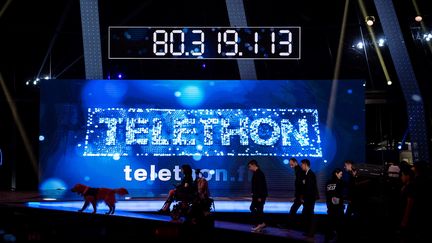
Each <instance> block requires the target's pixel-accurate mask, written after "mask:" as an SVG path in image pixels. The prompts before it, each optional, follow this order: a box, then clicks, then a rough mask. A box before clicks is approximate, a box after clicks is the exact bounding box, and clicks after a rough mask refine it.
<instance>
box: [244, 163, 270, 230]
mask: <svg viewBox="0 0 432 243" xmlns="http://www.w3.org/2000/svg"><path fill="white" fill-rule="evenodd" d="M248 169H249V170H250V171H252V172H253V175H252V203H251V205H250V210H251V212H252V217H253V220H254V225H255V226H254V227H252V229H251V230H252V231H253V232H261V231H262V230H263V229H264V228H265V227H266V224H265V222H264V204H265V201H266V198H267V196H268V193H267V182H266V178H265V175H264V173H263V172H262V170H261V169H260V168H259V165H258V162H257V161H256V160H251V161H249V163H248Z"/></svg>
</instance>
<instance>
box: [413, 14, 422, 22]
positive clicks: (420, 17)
mask: <svg viewBox="0 0 432 243" xmlns="http://www.w3.org/2000/svg"><path fill="white" fill-rule="evenodd" d="M414 19H415V21H417V22H420V21H422V20H423V18H422V16H420V15H417V16H416V17H415V18H414Z"/></svg>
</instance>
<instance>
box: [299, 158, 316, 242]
mask: <svg viewBox="0 0 432 243" xmlns="http://www.w3.org/2000/svg"><path fill="white" fill-rule="evenodd" d="M301 168H302V170H303V172H304V174H303V179H302V194H303V210H302V216H303V220H304V225H305V234H306V235H308V236H313V234H314V227H313V226H314V225H313V215H314V209H315V201H316V200H318V199H319V193H318V185H317V180H316V176H315V173H314V172H313V171H312V170H311V168H310V161H309V160H308V159H303V160H302V161H301Z"/></svg>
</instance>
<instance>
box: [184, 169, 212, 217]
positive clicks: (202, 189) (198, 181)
mask: <svg viewBox="0 0 432 243" xmlns="http://www.w3.org/2000/svg"><path fill="white" fill-rule="evenodd" d="M195 174H196V177H195V182H194V183H195V187H196V188H197V194H196V196H195V198H194V200H193V201H192V203H191V204H190V208H189V210H188V211H187V213H186V215H185V216H186V220H189V221H190V223H192V224H201V223H211V219H210V220H206V219H208V218H209V217H208V216H210V214H211V210H212V206H213V208H214V201H213V199H212V198H211V197H210V190H209V187H208V181H207V180H206V179H205V178H204V177H202V173H201V170H200V169H196V170H195Z"/></svg>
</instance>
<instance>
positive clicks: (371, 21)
mask: <svg viewBox="0 0 432 243" xmlns="http://www.w3.org/2000/svg"><path fill="white" fill-rule="evenodd" d="M365 21H366V24H367V25H369V26H372V25H373V24H374V23H375V17H374V16H366V18H365Z"/></svg>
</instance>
